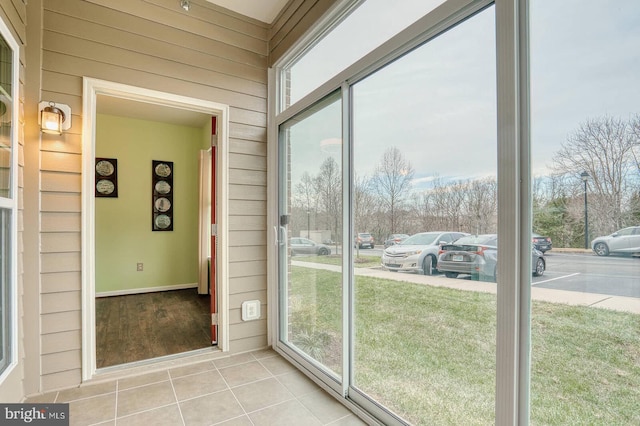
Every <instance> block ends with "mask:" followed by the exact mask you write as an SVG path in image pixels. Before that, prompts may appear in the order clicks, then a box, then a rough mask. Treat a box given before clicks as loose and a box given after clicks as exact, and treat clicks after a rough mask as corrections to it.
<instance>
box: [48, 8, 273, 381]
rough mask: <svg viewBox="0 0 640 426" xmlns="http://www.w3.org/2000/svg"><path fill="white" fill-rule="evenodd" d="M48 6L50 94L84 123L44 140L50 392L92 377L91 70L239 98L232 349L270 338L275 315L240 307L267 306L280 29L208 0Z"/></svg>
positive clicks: (234, 142)
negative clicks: (87, 284) (272, 55)
mask: <svg viewBox="0 0 640 426" xmlns="http://www.w3.org/2000/svg"><path fill="white" fill-rule="evenodd" d="M43 4H44V11H43V29H42V31H43V46H42V95H41V96H42V99H43V100H53V101H56V102H61V103H66V104H69V105H70V106H71V108H72V110H73V122H72V123H73V127H72V129H71V130H70V132H67V133H65V134H64V135H62V136H61V137H48V136H43V140H42V147H41V156H40V157H41V175H40V176H41V181H42V183H41V188H40V190H41V199H40V201H41V240H42V245H41V277H42V278H41V280H42V284H41V285H42V294H41V304H42V308H41V323H42V336H41V341H42V349H41V352H42V355H41V363H42V364H41V365H42V367H41V368H42V391H48V390H52V389H57V388H62V387H67V386H73V385H77V384H78V383H79V382H80V377H81V346H80V338H81V334H80V331H81V312H80V309H81V306H80V300H81V276H80V273H81V268H82V264H81V249H80V245H79V241H80V233H81V225H80V217H81V192H80V191H81V190H80V179H81V176H80V171H81V164H82V163H81V161H82V152H81V129H82V117H81V112H82V77H83V76H87V77H94V78H99V79H104V80H109V81H115V82H119V83H124V84H129V85H134V86H140V87H144V88H149V89H153V90H161V91H166V92H171V93H176V94H179V95H184V96H191V97H195V98H200V99H205V100H210V101H215V102H220V103H225V104H228V105H230V107H231V109H230V111H231V112H230V122H231V123H230V137H231V139H230V147H229V150H230V158H229V161H230V186H231V187H230V198H231V200H230V204H229V211H230V216H231V217H230V218H229V222H230V233H229V237H230V238H229V240H230V245H231V247H230V265H229V270H230V282H229V287H230V318H231V327H230V341H231V342H230V348H231V351H233V352H239V351H245V350H250V349H255V348H260V347H264V346H266V345H267V337H266V334H267V326H266V318H265V319H263V320H262V321H253V322H242V321H241V320H240V305H241V303H242V302H243V301H245V300H248V299H259V300H261V301H262V303H263V304H264V305H266V219H265V216H266V201H265V200H266V120H267V119H266V111H267V102H266V96H267V72H266V69H267V57H268V53H269V52H268V43H267V36H268V27H267V26H266V25H265V24H261V23H259V22H258V21H253V20H249V19H247V18H243V17H241V16H239V15H235V14H232V13H231V12H228V11H224V10H223V9H220V8H217V7H215V6H213V5H211V4H209V3H206V2H205V1H204V0H192V7H191V11H190V12H189V13H186V12H184V11H183V10H182V9H180V8H179V5H178V2H177V1H174V0H144V1H143V0H88V1H80V0H44V2H43ZM263 312H266V309H264V311H263Z"/></svg>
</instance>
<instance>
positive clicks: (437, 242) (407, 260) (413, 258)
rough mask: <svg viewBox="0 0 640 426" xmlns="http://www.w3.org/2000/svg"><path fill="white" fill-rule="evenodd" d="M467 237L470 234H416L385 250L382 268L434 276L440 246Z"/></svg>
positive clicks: (442, 232)
mask: <svg viewBox="0 0 640 426" xmlns="http://www.w3.org/2000/svg"><path fill="white" fill-rule="evenodd" d="M465 235H469V234H465V233H464V232H448V231H437V232H421V233H419V234H414V235H412V236H410V237H409V238H407V239H405V240H403V241H401V242H400V243H398V244H395V245H392V246H391V247H388V248H386V249H385V250H384V252H383V253H382V262H381V263H382V268H383V269H386V270H389V271H393V272H398V271H402V272H418V273H420V274H424V275H432V274H433V272H434V271H436V264H437V263H438V250H440V246H441V245H442V244H448V243H451V242H453V241H455V240H457V239H458V238H460V237H464V236H465Z"/></svg>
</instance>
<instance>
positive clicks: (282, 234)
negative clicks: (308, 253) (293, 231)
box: [280, 226, 287, 246]
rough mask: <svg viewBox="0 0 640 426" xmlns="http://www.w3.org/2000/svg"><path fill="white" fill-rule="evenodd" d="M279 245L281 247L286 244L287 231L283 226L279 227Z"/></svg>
mask: <svg viewBox="0 0 640 426" xmlns="http://www.w3.org/2000/svg"><path fill="white" fill-rule="evenodd" d="M280 237H281V238H280V245H281V246H283V245H285V244H287V238H286V237H287V230H286V228H285V227H284V226H281V227H280Z"/></svg>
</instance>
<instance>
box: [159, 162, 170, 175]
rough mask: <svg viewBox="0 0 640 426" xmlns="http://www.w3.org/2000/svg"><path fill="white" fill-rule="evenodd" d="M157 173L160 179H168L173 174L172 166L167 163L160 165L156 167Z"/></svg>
mask: <svg viewBox="0 0 640 426" xmlns="http://www.w3.org/2000/svg"><path fill="white" fill-rule="evenodd" d="M155 172H156V174H157V175H158V176H160V177H167V176H169V175H170V174H171V166H169V165H168V164H167V163H160V164H158V165H157V166H156V168H155Z"/></svg>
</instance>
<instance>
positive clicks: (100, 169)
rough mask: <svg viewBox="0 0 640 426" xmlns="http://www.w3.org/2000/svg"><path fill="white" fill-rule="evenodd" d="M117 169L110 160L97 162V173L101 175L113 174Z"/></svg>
mask: <svg viewBox="0 0 640 426" xmlns="http://www.w3.org/2000/svg"><path fill="white" fill-rule="evenodd" d="M115 170H116V168H115V167H114V165H113V163H112V162H111V161H109V160H100V161H98V162H97V163H96V173H97V174H99V175H100V176H111V175H112V174H113V172H114V171H115Z"/></svg>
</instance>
